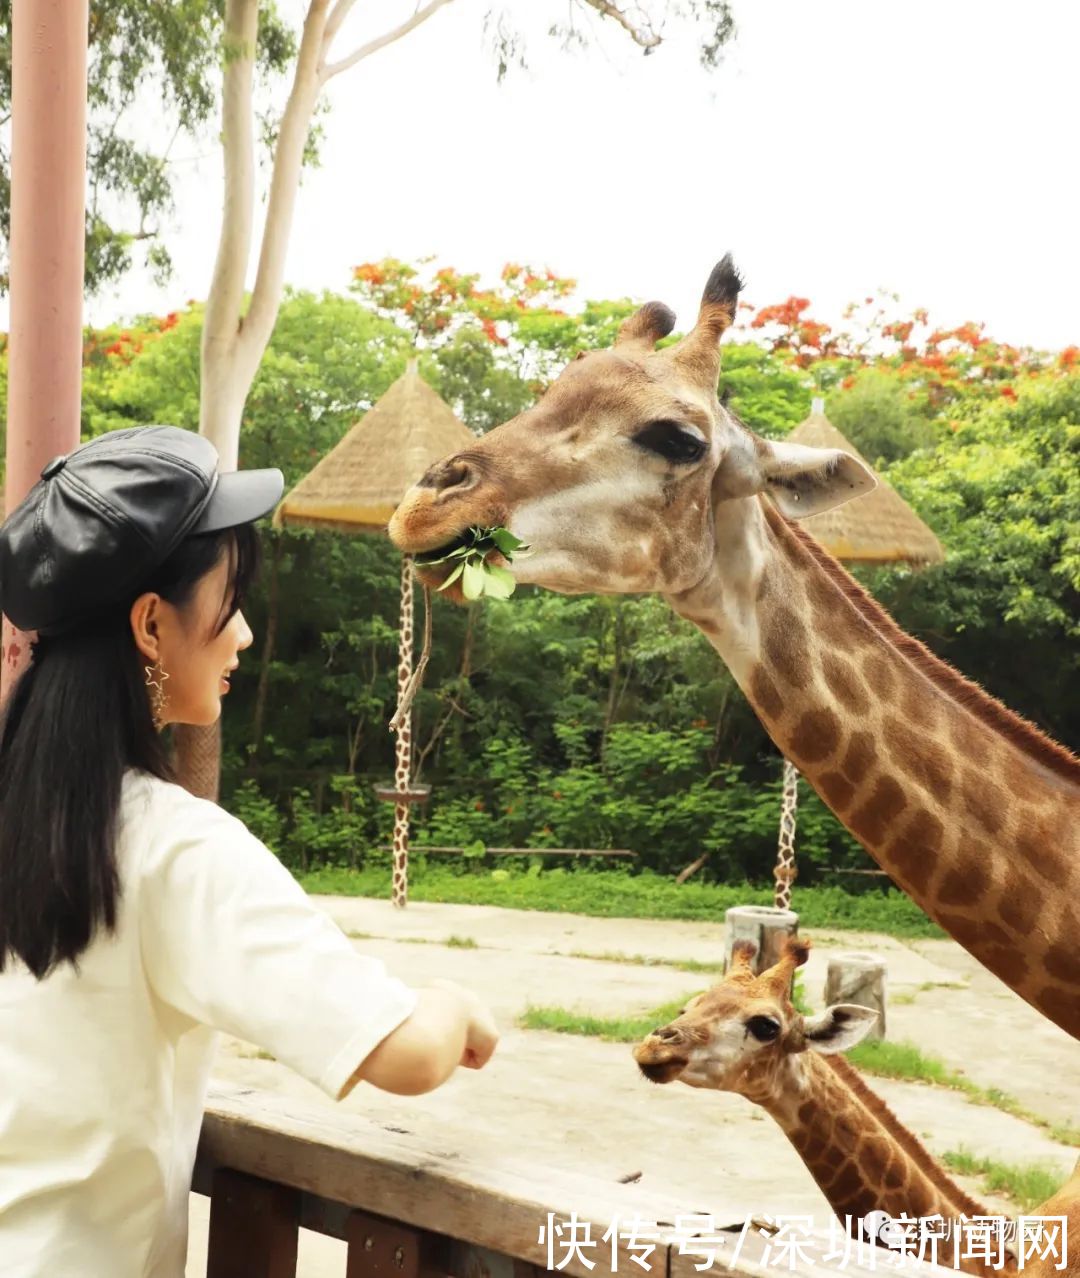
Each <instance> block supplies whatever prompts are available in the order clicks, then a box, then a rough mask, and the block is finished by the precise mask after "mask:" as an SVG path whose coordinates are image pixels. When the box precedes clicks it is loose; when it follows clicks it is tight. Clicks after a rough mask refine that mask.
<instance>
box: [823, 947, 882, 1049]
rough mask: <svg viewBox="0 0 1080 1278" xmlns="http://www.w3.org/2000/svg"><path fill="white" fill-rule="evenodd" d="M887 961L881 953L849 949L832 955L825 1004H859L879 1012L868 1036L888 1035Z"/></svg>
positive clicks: (827, 1005)
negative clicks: (886, 1016)
mask: <svg viewBox="0 0 1080 1278" xmlns="http://www.w3.org/2000/svg"><path fill="white" fill-rule="evenodd" d="M887 970H888V969H887V964H886V962H885V960H884V959H883V958H881V957H880V956H878V955H877V954H864V953H861V952H858V951H854V950H849V951H845V952H843V953H840V954H832V955H830V956H829V971H828V975H827V976H826V978H825V1006H826V1007H831V1006H832V1005H833V1004H834V1003H856V1004H858V1006H859V1007H869V1008H871V1009H872V1010H873V1011H875V1012H877V1014H878V1018H877V1020H876V1021H875V1022H874V1026H873V1028H872V1029H871V1030H870V1033H869V1034H868V1035H867V1038H884V1037H885V973H886V971H887Z"/></svg>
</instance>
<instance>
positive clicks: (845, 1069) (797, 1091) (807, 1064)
mask: <svg viewBox="0 0 1080 1278" xmlns="http://www.w3.org/2000/svg"><path fill="white" fill-rule="evenodd" d="M739 1090H740V1091H742V1092H743V1094H744V1095H746V1096H747V1098H748V1099H749V1100H752V1101H754V1102H755V1103H756V1104H759V1105H761V1106H762V1108H763V1109H765V1110H767V1111H768V1113H769V1114H771V1115H772V1117H773V1118H774V1119H775V1120H776V1122H777V1123H778V1124H779V1126H780V1127H781V1129H782V1130H783V1132H784V1135H785V1136H787V1138H788V1140H789V1141H791V1144H792V1145H793V1146H794V1148H795V1150H796V1152H797V1153H798V1155H799V1157H800V1158H801V1159H802V1160H803V1162H804V1163H805V1164H806V1168H807V1170H808V1171H809V1172H810V1174H811V1175H812V1176H813V1178H814V1180H815V1181H816V1182H817V1184H818V1187H819V1188H820V1189H821V1191H822V1193H823V1194H824V1195H825V1197H826V1198H827V1199H828V1200H829V1206H830V1207H832V1209H833V1211H834V1212H835V1213H836V1215H837V1217H838V1218H839V1220H840V1221H841V1222H842V1223H843V1224H844V1225H845V1226H847V1227H848V1228H849V1230H851V1231H852V1232H854V1231H855V1230H856V1229H857V1222H858V1221H860V1220H862V1219H863V1218H864V1217H866V1216H868V1215H869V1214H870V1213H871V1212H875V1211H883V1212H886V1213H887V1214H888V1215H890V1216H892V1217H894V1218H900V1217H903V1216H906V1217H908V1218H909V1219H916V1220H918V1219H925V1218H927V1217H933V1216H940V1217H942V1219H944V1220H949V1221H956V1220H959V1219H961V1218H967V1219H970V1218H971V1217H975V1216H987V1215H991V1214H992V1213H991V1212H990V1211H989V1210H988V1209H987V1208H985V1207H983V1206H982V1204H980V1203H978V1202H976V1200H975V1199H973V1198H971V1197H970V1196H969V1195H968V1194H966V1193H965V1192H964V1191H963V1190H962V1189H961V1188H960V1187H959V1186H958V1185H956V1184H954V1183H953V1182H952V1181H951V1180H950V1179H949V1177H948V1176H946V1174H945V1173H944V1172H943V1171H942V1170H941V1168H940V1167H938V1165H937V1163H936V1162H935V1161H934V1159H933V1157H932V1156H931V1155H930V1153H929V1152H928V1151H927V1150H926V1149H925V1148H924V1147H923V1145H921V1144H920V1142H919V1141H918V1140H917V1139H916V1137H915V1136H914V1135H912V1133H911V1132H909V1131H908V1130H907V1128H906V1127H904V1125H903V1124H902V1123H901V1122H900V1120H899V1119H898V1118H897V1117H896V1116H895V1114H893V1112H892V1111H891V1110H890V1109H889V1107H888V1106H887V1105H886V1104H885V1102H884V1101H883V1100H882V1099H881V1098H880V1097H879V1096H877V1095H876V1094H875V1093H874V1092H872V1091H871V1090H870V1089H869V1088H868V1087H867V1086H866V1084H865V1083H864V1082H863V1081H862V1079H861V1078H860V1077H859V1074H858V1073H857V1071H856V1070H854V1069H853V1068H852V1066H851V1065H849V1064H848V1062H847V1061H846V1060H844V1058H843V1057H842V1056H820V1055H818V1054H817V1053H816V1052H801V1053H797V1054H794V1055H789V1056H785V1057H784V1058H783V1063H782V1065H781V1069H780V1073H779V1074H777V1073H776V1072H775V1071H774V1072H771V1073H770V1074H769V1076H768V1077H765V1076H762V1077H761V1078H754V1077H753V1076H748V1078H747V1079H746V1082H745V1084H744V1086H742V1087H740V1089H739ZM950 1254H951V1252H949V1250H948V1247H946V1248H945V1250H944V1252H943V1253H942V1255H943V1257H945V1256H948V1255H950ZM944 1263H949V1261H948V1260H947V1259H946V1260H945V1261H944ZM961 1268H963V1269H965V1270H966V1271H967V1272H969V1273H975V1274H986V1273H988V1272H990V1267H989V1266H987V1265H985V1264H982V1263H979V1262H966V1263H965V1262H962V1263H961ZM997 1272H998V1273H999V1274H1000V1273H1001V1272H1002V1270H1000V1269H999V1270H997Z"/></svg>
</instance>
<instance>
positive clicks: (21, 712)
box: [0, 525, 258, 979]
mask: <svg viewBox="0 0 1080 1278" xmlns="http://www.w3.org/2000/svg"><path fill="white" fill-rule="evenodd" d="M223 556H228V559H229V566H230V572H229V584H228V586H227V588H226V593H225V598H224V599H223V601H222V610H221V615H220V617H219V622H218V633H220V631H221V630H222V629H224V627H225V625H226V624H227V623H228V621H229V618H230V617H232V615H233V614H234V613H235V612H236V610H237V609H238V608H239V607H240V606H241V601H242V599H243V597H244V593H245V591H246V590H247V588H248V587H249V585H250V584H251V582H252V580H253V579H254V576H255V573H256V571H257V566H258V539H257V535H256V533H255V530H254V528H253V527H252V526H251V525H245V526H243V527H240V528H234V529H229V530H227V531H225V532H221V533H207V534H204V535H202V536H198V537H189V538H188V539H187V540H186V541H184V542H182V543H181V545H180V547H179V548H178V549H177V550H176V551H174V552H173V554H172V555H171V556H170V558H169V559H168V560H167V561H166V562H165V563H164V564H162V565H161V567H160V568H159V569H158V570H157V571H156V572H155V573H154V574H153V576H152V578H151V579H150V580H149V581H147V582H146V583H145V584H144V585H143V587H142V588H141V589H140V590H139V591H137V592H136V595H135V596H134V597H133V599H132V600H130V601H128V603H127V604H126V605H125V606H124V607H120V608H117V609H116V610H115V611H113V612H109V613H108V614H106V615H103V616H102V617H101V618H100V619H98V620H96V621H94V622H93V623H91V624H89V625H86V626H82V627H80V628H79V629H78V630H77V631H74V632H72V633H68V634H63V635H56V636H52V637H49V638H40V639H39V640H38V641H37V642H36V643H35V644H34V654H33V663H32V664H31V666H30V668H29V669H28V670H27V671H26V672H25V673H24V674H23V675H22V676H21V678H20V679H19V681H18V683H17V684H16V686H15V689H14V691H13V692H12V694H11V698H10V700H9V702H8V705H7V709H6V711H5V713H4V717H3V722H2V725H0V971H3V970H4V967H5V966H6V965H7V963H8V962H9V960H10V959H11V958H16V959H20V960H22V962H23V963H25V964H26V966H27V967H28V968H29V969H30V971H31V972H33V974H34V975H35V976H36V977H38V979H41V978H42V977H44V976H46V975H48V973H49V972H51V971H52V970H53V969H54V968H55V967H57V966H58V965H60V964H63V963H72V964H77V961H78V959H79V956H80V955H81V954H82V953H83V952H84V950H85V949H86V948H87V946H88V945H89V944H90V942H91V941H92V940H93V939H94V937H95V936H96V935H97V934H98V932H99V930H100V929H101V928H104V929H106V931H112V930H113V929H114V928H115V926H116V917H117V906H118V903H119V898H120V887H121V885H120V879H119V874H118V871H117V862H116V835H117V818H118V816H119V810H120V797H121V787H122V784H123V779H124V773H125V771H127V770H128V769H129V768H135V769H139V770H141V771H143V772H147V773H150V774H151V775H152V776H155V777H160V778H162V779H164V780H169V779H171V775H172V774H171V766H170V763H169V759H168V755H167V753H166V749H165V745H164V742H163V740H162V738H161V737H160V736H159V734H158V733H157V731H156V730H155V728H154V724H153V719H152V716H151V712H150V701H149V697H148V694H147V688H146V676H145V670H144V667H145V664H146V662H145V660H144V659H143V658H142V656H141V654H140V653H139V650H138V649H137V648H136V646H135V640H134V636H133V635H132V631H131V622H130V604H131V602H133V601H134V598H135V597H137V596H138V595H140V594H143V593H145V592H147V591H153V592H155V593H157V594H159V595H160V596H161V597H162V598H163V599H165V600H167V601H168V602H169V603H171V604H173V605H175V606H176V607H178V608H183V607H185V606H186V605H187V604H189V603H190V601H191V598H192V596H193V594H194V592H195V589H196V587H197V586H198V584H199V582H200V581H201V580H202V578H203V577H205V576H206V574H207V573H208V572H211V571H213V569H214V568H216V567H217V565H218V564H219V563H220V562H221V560H222V557H223Z"/></svg>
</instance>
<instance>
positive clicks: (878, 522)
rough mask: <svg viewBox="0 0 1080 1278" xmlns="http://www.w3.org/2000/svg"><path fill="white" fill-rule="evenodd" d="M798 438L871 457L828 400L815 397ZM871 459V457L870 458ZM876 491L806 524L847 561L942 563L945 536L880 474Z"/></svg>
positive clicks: (795, 440) (795, 438) (813, 517)
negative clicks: (828, 412) (843, 430)
mask: <svg viewBox="0 0 1080 1278" xmlns="http://www.w3.org/2000/svg"><path fill="white" fill-rule="evenodd" d="M788 439H790V440H791V441H792V443H795V444H807V445H810V446H812V447H814V448H841V449H843V451H844V452H845V453H850V454H851V456H852V457H857V458H858V459H859V460H860V461H861V462H863V463H866V458H865V457H863V455H862V454H861V453H860V452H859V450H858V449H857V448H856V447H855V446H854V444H852V443H850V442H849V441H848V440H846V439H845V438H844V436H843V435H841V434H840V432H839V431H838V430H837V429H836V427H835V426H834V425H833V424H832V422H830V421H829V419H828V418H827V417H826V416H825V405H824V401H823V400H820V399H815V400H814V401H813V407H812V409H811V411H810V416H809V417H808V418H807V419H806V420H805V421H804V422H802V423H801V424H800V425H799V426H796V428H795V429H794V430H793V431H792V432H791V434H790V435H789V436H788ZM866 464H868V463H866ZM877 481H878V486H877V488H875V489H874V491H873V492H871V493H867V494H866V495H865V496H862V497H859V498H857V499H856V500H855V501H849V502H846V503H845V504H844V505H843V506H837V507H836V508H834V509H833V510H826V511H824V512H823V513H822V514H820V515H811V516H810V517H809V518H807V519H803V520H801V521H800V522H801V524H802V527H803V528H805V529H806V530H807V531H808V532H810V533H813V535H814V536H815V537H816V538H817V539H818V541H820V542H821V544H822V545H823V546H824V547H825V549H826V550H828V551H829V553H830V554H833V555H835V556H836V557H837V559H842V560H845V561H846V562H848V563H856V562H858V563H876V564H886V563H896V562H903V563H910V564H939V563H941V562H942V561H943V560H944V558H945V552H944V551H943V550H942V548H941V542H940V541H938V539H937V538H936V537H935V536H934V534H933V533H932V532H931V531H930V529H929V528H928V527H927V526H926V524H924V523H923V521H922V520H921V519H920V518H919V516H918V515H916V513H915V512H914V511H913V510H912V509H911V507H910V506H909V505H908V504H907V502H905V501H904V499H903V498H902V497H901V496H900V494H899V493H898V492H897V491H896V490H895V489H894V488H890V487H889V485H888V484H887V483H886V482H885V481H884V480H883V479H882V478H881V476H880V475H877Z"/></svg>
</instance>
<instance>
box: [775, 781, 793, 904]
mask: <svg viewBox="0 0 1080 1278" xmlns="http://www.w3.org/2000/svg"><path fill="white" fill-rule="evenodd" d="M798 803H799V771H798V769H797V768H796V767H795V765H794V764H793V763H792V762H791V761H790V760H788V759H785V760H784V792H783V799H782V800H781V803H780V844H779V846H778V848H777V850H776V869H775V870H774V871H773V877H774V878H775V879H776V892H775V894H774V897H773V904H774V905H775V906H776V908H777V909H778V910H790V909H791V885H792V883H793V882H794V881H795V879H796V877H797V876H798V873H799V872H798V869H797V868H796V865H795V812H796V809H797V807H798Z"/></svg>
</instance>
